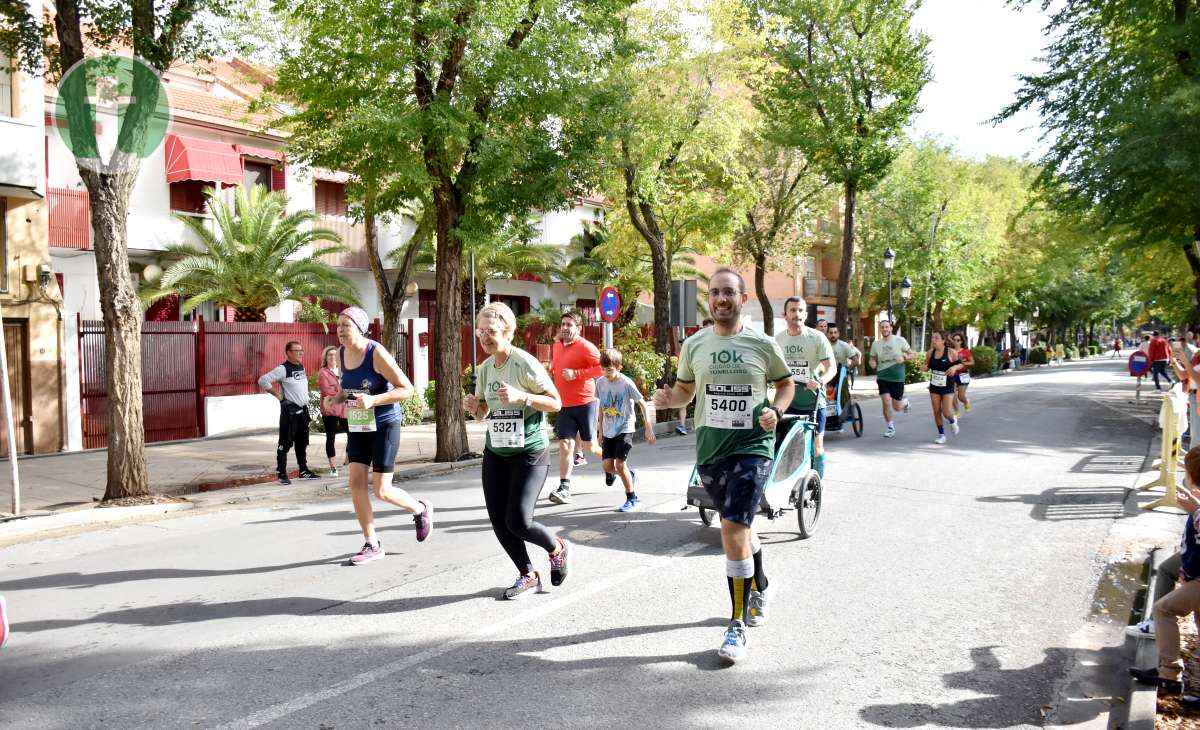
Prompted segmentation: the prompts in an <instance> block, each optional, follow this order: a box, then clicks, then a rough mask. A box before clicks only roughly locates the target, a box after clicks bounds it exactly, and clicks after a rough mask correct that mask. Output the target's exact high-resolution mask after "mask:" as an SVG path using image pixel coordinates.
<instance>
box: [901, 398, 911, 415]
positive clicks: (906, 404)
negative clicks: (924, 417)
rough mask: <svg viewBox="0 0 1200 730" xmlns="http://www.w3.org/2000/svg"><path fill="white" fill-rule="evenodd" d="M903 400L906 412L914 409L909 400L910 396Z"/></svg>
mask: <svg viewBox="0 0 1200 730" xmlns="http://www.w3.org/2000/svg"><path fill="white" fill-rule="evenodd" d="M903 402H904V412H905V413H908V412H909V411H911V410H912V403H910V402H909V400H908V398H905V399H904V401H903Z"/></svg>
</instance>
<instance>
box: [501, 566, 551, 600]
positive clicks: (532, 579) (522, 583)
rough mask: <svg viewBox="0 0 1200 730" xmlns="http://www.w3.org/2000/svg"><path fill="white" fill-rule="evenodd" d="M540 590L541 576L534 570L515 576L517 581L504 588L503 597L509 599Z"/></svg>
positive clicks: (515, 598)
mask: <svg viewBox="0 0 1200 730" xmlns="http://www.w3.org/2000/svg"><path fill="white" fill-rule="evenodd" d="M541 592H542V576H541V575H540V574H539V573H538V572H537V571H536V570H535V571H533V572H532V573H527V574H525V575H522V576H520V577H519V578H517V581H516V582H515V583H513V584H512V585H511V586H509V587H508V588H506V589H505V591H504V597H505V598H506V599H508V600H510V601H515V600H517V599H519V598H524V597H525V596H527V595H529V594H530V593H541Z"/></svg>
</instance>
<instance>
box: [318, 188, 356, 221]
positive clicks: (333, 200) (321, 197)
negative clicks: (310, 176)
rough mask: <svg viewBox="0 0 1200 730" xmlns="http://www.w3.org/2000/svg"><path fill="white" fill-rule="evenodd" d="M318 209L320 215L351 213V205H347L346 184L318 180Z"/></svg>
mask: <svg viewBox="0 0 1200 730" xmlns="http://www.w3.org/2000/svg"><path fill="white" fill-rule="evenodd" d="M316 209H317V213H318V214H319V215H338V216H347V215H349V213H350V211H349V207H348V206H347V205H346V186H345V184H344V183H338V182H333V181H331V180H318V181H317V189H316Z"/></svg>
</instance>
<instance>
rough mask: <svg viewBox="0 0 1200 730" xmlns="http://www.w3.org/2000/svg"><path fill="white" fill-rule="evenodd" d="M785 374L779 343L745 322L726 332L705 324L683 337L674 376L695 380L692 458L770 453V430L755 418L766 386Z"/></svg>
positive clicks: (763, 403)
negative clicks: (703, 327)
mask: <svg viewBox="0 0 1200 730" xmlns="http://www.w3.org/2000/svg"><path fill="white" fill-rule="evenodd" d="M789 374H790V371H789V370H788V366H787V363H786V362H784V359H783V351H782V350H781V349H779V343H778V342H776V341H775V340H773V339H771V338H770V337H767V336H766V335H765V334H763V333H762V332H758V331H756V330H752V329H749V328H747V327H743V328H742V330H741V331H740V332H738V333H736V334H733V335H729V336H722V335H718V334H717V333H716V330H715V329H714V328H711V327H706V328H705V329H702V330H700V331H699V332H697V333H696V334H694V335H692V336H691V337H689V338H687V339H686V340H684V342H683V350H682V352H680V354H679V370H678V371H677V377H678V379H679V381H680V382H683V383H695V385H696V391H695V392H696V463H698V464H711V463H713V462H716V461H720V460H721V459H724V458H725V457H727V456H733V455H734V454H747V455H757V456H766V457H771V456H773V455H774V451H775V433H774V432H769V431H764V430H762V427H760V426H759V425H758V417H759V416H760V415H762V410H763V408H764V407H765V406H766V405H768V403H767V385H768V384H769V383H773V382H775V381H776V380H782V379H784V378H786V377H788V376H789Z"/></svg>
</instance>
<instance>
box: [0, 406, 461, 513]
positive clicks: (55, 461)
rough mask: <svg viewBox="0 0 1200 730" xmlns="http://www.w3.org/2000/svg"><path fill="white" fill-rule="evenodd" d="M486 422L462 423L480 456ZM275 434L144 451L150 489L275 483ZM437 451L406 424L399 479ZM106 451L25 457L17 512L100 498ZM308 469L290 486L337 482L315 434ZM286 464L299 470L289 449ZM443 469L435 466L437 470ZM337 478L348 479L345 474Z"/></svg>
mask: <svg viewBox="0 0 1200 730" xmlns="http://www.w3.org/2000/svg"><path fill="white" fill-rule="evenodd" d="M483 437H484V424H482V423H476V422H473V421H468V422H467V441H468V443H469V444H470V447H471V450H472V451H475V452H477V453H478V452H482V451H483ZM276 442H277V434H276V433H275V432H274V431H271V432H255V433H249V434H240V435H235V436H226V437H214V438H206V439H193V440H190V441H166V442H162V443H157V444H150V445H148V446H147V447H146V466H147V467H148V468H149V470H150V485H151V487H150V488H151V491H152V492H154V493H155V494H163V495H177V494H189V493H195V492H202V491H208V490H210V489H219V488H223V487H229V486H240V485H247V484H258V483H262V482H274V481H275V445H276ZM337 445H338V456H337V460H338V461H341V460H342V459H343V458H344V455H345V448H346V437H345V435H339V436H338V440H337ZM435 451H436V436H435V434H434V425H433V424H432V423H423V424H421V425H419V426H406V427H405V428H404V430H403V434H402V436H401V438H400V451H399V454H398V455H397V457H396V475H397V477H403V476H405V475H406V474H408V475H409V476H414V474H411V472H417V471H423V470H427V469H428V468H429V467H430V466H431V465H432V461H433V455H434V452H435ZM107 460H108V453H107V451H105V450H104V449H96V450H92V451H80V452H71V453H64V454H48V455H46V456H34V457H28V458H23V459H21V460H20V461H19V465H20V470H21V512H22V513H23V514H24V513H28V512H36V511H43V510H61V509H64V508H68V507H70V506H71V505H76V504H90V503H92V502H93V501H97V500H99V499H101V498H102V497H103V496H104V484H105V478H106V477H105V474H106V471H107ZM308 464H309V466H310V467H311V468H312V469H313V470H314V471H316V472H317V473H318V474H321V475H322V477H323V478H322V479H320V480H317V481H311V482H309V481H306V482H299V481H296V480H295V478H294V477H293V480H292V486H293V487H296V486H304V485H312V486H313V487H323V486H327V485H330V484H332V483H334V482H336V481H337V478H333V477H325V476H324V475H325V473H326V472H327V471H328V468H329V467H328V464H329V462H328V461H327V460H326V458H325V435H324V434H320V433H313V434H312V435H311V436H310V438H309V444H308ZM288 466H289V467H290V468H291V469H292V470H293V473H294V471H295V469H296V459H295V454H294V453H293V452H289V454H288ZM439 466H440V465H439ZM0 470H2V471H3V472H4V474H3V475H2V476H0V485H2V486H0V516H2V515H5V514H7V511H8V510H9V509H11V502H10V496H9V489H10V483H9V478H8V466H7V464H5V465H4V466H3V468H2V469H0ZM341 479H342V480H344V479H345V470H343V471H342V476H341Z"/></svg>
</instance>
